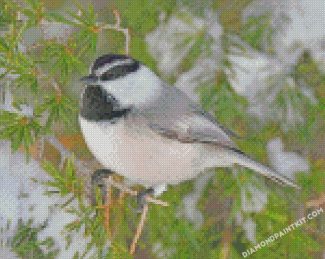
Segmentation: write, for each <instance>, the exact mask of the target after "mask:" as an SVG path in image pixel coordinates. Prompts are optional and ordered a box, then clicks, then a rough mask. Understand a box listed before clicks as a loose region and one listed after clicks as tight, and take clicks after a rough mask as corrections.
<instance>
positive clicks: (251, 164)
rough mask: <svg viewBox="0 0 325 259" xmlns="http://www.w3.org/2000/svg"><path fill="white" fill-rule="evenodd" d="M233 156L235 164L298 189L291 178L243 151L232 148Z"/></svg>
mask: <svg viewBox="0 0 325 259" xmlns="http://www.w3.org/2000/svg"><path fill="white" fill-rule="evenodd" d="M232 151H233V154H232V155H234V156H235V157H234V160H235V161H234V162H235V164H238V165H240V166H243V167H246V168H249V169H252V170H254V171H256V172H258V173H260V174H262V175H264V176H265V177H267V178H269V179H271V180H273V181H275V182H277V183H279V184H282V185H288V186H291V187H294V188H296V189H300V187H299V186H298V185H297V184H296V183H295V182H294V181H293V180H291V179H289V178H288V177H286V176H284V175H282V174H280V173H278V172H276V171H274V170H273V169H271V168H269V167H267V166H265V165H262V164H261V163H259V162H256V161H255V160H253V159H252V158H250V157H248V156H247V155H245V154H244V153H243V152H241V151H240V150H237V149H232Z"/></svg>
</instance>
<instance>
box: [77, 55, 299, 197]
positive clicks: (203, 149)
mask: <svg viewBox="0 0 325 259" xmlns="http://www.w3.org/2000/svg"><path fill="white" fill-rule="evenodd" d="M82 81H83V82H84V83H85V85H86V86H85V88H84V90H83V93H82V96H81V107H80V115H79V122H80V126H81V130H82V133H83V135H84V138H85V141H86V143H87V145H88V147H89V149H90V151H91V152H92V153H93V155H94V156H95V157H96V159H97V160H98V161H99V162H100V163H101V164H102V165H103V167H104V168H105V169H104V170H100V171H97V172H96V174H95V176H94V178H93V179H95V180H98V179H100V178H101V177H103V176H104V175H105V174H106V173H109V172H110V171H114V172H116V173H118V174H120V175H122V176H124V177H126V178H128V179H129V180H131V182H134V183H138V184H142V185H144V186H145V187H146V188H149V187H150V188H153V190H159V189H160V188H158V187H159V186H164V185H169V184H178V183H180V182H182V181H185V180H189V179H192V178H195V177H196V176H198V174H199V173H200V172H203V171H204V170H205V169H208V168H215V167H231V166H233V165H234V164H238V165H240V166H243V167H246V168H250V169H252V170H254V171H256V172H258V173H260V174H262V175H264V176H266V177H268V178H271V179H272V180H275V181H277V182H280V183H283V184H287V185H289V186H292V187H297V186H296V184H295V183H294V182H292V181H291V180H290V179H288V178H286V177H285V176H283V175H281V174H279V173H277V172H275V171H274V170H272V169H271V168H269V167H267V166H264V165H262V164H260V163H259V162H256V161H254V160H253V159H251V158H250V157H248V156H247V155H245V154H244V153H243V152H242V151H240V150H239V149H238V148H237V147H236V145H235V144H234V142H233V141H232V140H231V138H230V136H231V135H232V133H231V131H230V130H228V129H226V128H225V127H223V126H222V125H221V124H220V123H218V122H217V121H216V119H215V118H214V117H213V116H212V115H211V114H209V113H207V112H205V111H204V110H203V109H202V108H201V107H200V106H199V105H198V104H196V103H195V102H193V101H192V100H191V99H190V98H189V97H188V96H187V95H186V94H185V93H183V92H182V91H181V90H179V89H178V88H176V87H171V86H169V85H167V84H166V83H165V82H163V81H162V80H161V79H160V78H159V77H158V76H157V75H156V74H155V73H154V72H153V71H151V70H150V69H149V68H148V67H147V66H145V65H144V64H142V63H140V62H139V61H137V60H135V59H133V58H131V57H129V56H125V55H115V54H108V55H104V56H101V57H99V58H97V59H96V61H95V62H94V63H93V65H92V66H91V69H90V74H89V75H88V76H86V77H84V78H82ZM157 192H159V191H157ZM157 194H158V193H157Z"/></svg>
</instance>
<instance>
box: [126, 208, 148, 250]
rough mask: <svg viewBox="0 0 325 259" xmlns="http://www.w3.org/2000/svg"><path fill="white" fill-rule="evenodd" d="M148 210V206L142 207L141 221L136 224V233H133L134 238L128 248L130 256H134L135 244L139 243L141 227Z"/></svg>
mask: <svg viewBox="0 0 325 259" xmlns="http://www.w3.org/2000/svg"><path fill="white" fill-rule="evenodd" d="M148 209H149V206H148V204H145V205H144V206H143V209H142V213H141V219H140V222H139V224H138V227H137V231H136V232H135V236H134V238H133V241H132V244H131V246H130V254H131V255H133V254H134V252H135V248H136V245H137V243H138V241H139V238H140V236H141V233H142V230H143V226H144V222H145V220H146V218H147V214H148Z"/></svg>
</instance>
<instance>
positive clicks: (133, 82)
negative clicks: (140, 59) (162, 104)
mask: <svg viewBox="0 0 325 259" xmlns="http://www.w3.org/2000/svg"><path fill="white" fill-rule="evenodd" d="M102 86H103V88H104V89H106V91H107V92H108V93H110V94H112V95H113V96H114V97H115V98H116V99H117V101H118V102H119V104H121V106H123V107H130V106H135V107H137V106H138V107H139V106H142V107H143V106H145V105H146V104H151V103H152V102H154V101H155V100H156V98H158V97H159V95H160V91H161V87H162V82H161V80H160V78H159V77H157V76H156V75H155V74H154V73H153V72H151V71H150V70H149V69H148V68H146V67H140V69H139V70H138V71H137V72H134V73H131V74H129V75H127V76H126V77H123V78H119V79H116V80H113V81H109V82H103V83H102Z"/></svg>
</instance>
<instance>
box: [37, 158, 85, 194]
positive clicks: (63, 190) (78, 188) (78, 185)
mask: <svg viewBox="0 0 325 259" xmlns="http://www.w3.org/2000/svg"><path fill="white" fill-rule="evenodd" d="M43 169H44V170H45V171H46V172H47V173H48V174H49V175H50V176H52V178H53V180H52V181H48V182H46V183H45V184H46V185H48V186H51V187H54V188H56V189H57V190H58V191H59V193H60V194H61V195H62V196H67V195H68V194H70V193H72V194H74V195H75V196H76V197H77V198H80V197H81V195H82V193H83V191H84V190H83V184H82V182H81V181H80V180H79V179H78V177H77V175H76V169H75V167H74V165H73V161H72V160H71V159H68V160H67V161H66V164H65V168H64V171H63V172H61V171H60V170H58V169H57V168H55V167H54V166H53V165H52V164H51V163H49V162H44V163H43Z"/></svg>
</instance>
